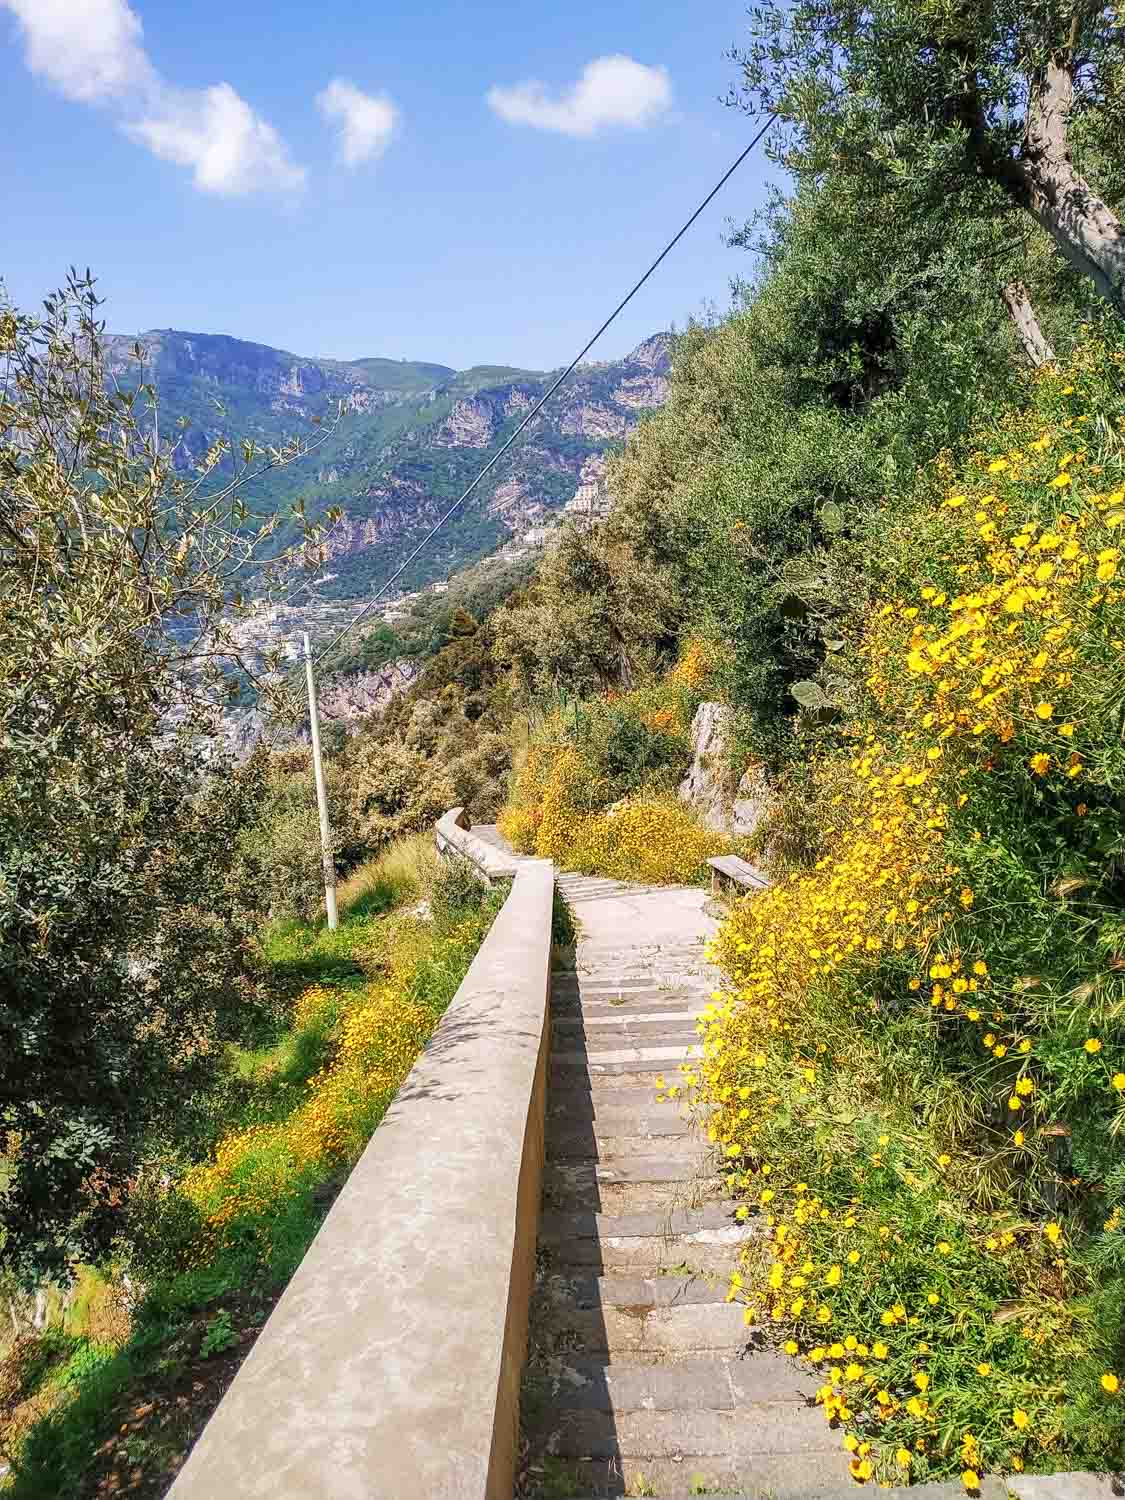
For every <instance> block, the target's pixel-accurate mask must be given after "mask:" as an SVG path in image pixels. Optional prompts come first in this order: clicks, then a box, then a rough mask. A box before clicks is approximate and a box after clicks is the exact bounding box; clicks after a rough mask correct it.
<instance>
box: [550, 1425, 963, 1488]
mask: <svg viewBox="0 0 1125 1500" xmlns="http://www.w3.org/2000/svg"><path fill="white" fill-rule="evenodd" d="M836 1441H837V1442H839V1438H837V1439H836ZM839 1451H840V1453H841V1454H842V1455H843V1458H846V1457H847V1454H846V1453H845V1452H844V1449H842V1448H841V1449H840V1450H839ZM841 1464H842V1465H843V1466H842V1467H841ZM552 1474H553V1475H555V1476H558V1479H557V1481H556V1483H557V1484H561V1483H562V1482H563V1481H562V1475H563V1474H565V1475H566V1480H567V1482H568V1486H573V1488H568V1489H567V1490H562V1489H561V1488H557V1489H556V1493H560V1494H567V1493H569V1494H570V1495H579V1494H587V1493H588V1494H589V1495H591V1496H598V1497H599V1500H602V1497H606V1496H623V1495H654V1496H658V1497H659V1500H687V1497H688V1496H692V1495H701V1494H702V1495H715V1496H719V1495H721V1496H723V1500H730V1497H731V1496H734V1495H738V1496H741V1497H742V1500H830V1497H833V1500H834V1497H835V1496H840V1497H843V1496H844V1495H846V1494H848V1493H850V1494H852V1495H853V1496H854V1494H855V1493H856V1486H855V1485H854V1484H853V1483H852V1481H851V1480H850V1479H849V1477H848V1471H847V1464H846V1463H844V1462H843V1459H839V1458H835V1457H834V1456H833V1455H831V1454H829V1453H826V1452H824V1451H823V1450H816V1451H814V1452H811V1453H809V1452H801V1451H800V1450H797V1451H794V1452H791V1453H773V1454H756V1455H755V1456H754V1457H753V1458H751V1459H746V1458H743V1457H741V1456H740V1457H738V1458H733V1459H732V1458H730V1457H728V1455H727V1454H725V1453H711V1454H690V1455H689V1454H683V1453H677V1454H675V1455H674V1456H672V1457H665V1456H662V1455H656V1454H648V1455H641V1454H637V1455H631V1454H630V1455H615V1456H613V1457H612V1458H608V1459H607V1458H602V1459H598V1458H594V1457H593V1456H592V1455H591V1456H590V1457H585V1456H583V1457H582V1458H570V1457H563V1456H560V1457H558V1458H556V1459H555V1460H554V1462H553V1465H552ZM874 1493H877V1494H878V1495H879V1500H882V1497H883V1496H884V1495H885V1494H887V1493H889V1492H888V1491H885V1490H879V1491H876V1492H874ZM964 1493H965V1492H964V1489H962V1491H961V1495H962V1500H964ZM910 1494H911V1495H912V1496H913V1494H914V1491H911V1492H910Z"/></svg>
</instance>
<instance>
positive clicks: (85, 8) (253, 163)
mask: <svg viewBox="0 0 1125 1500" xmlns="http://www.w3.org/2000/svg"><path fill="white" fill-rule="evenodd" d="M5 7H6V8H7V9H8V10H10V11H12V12H13V14H14V15H15V17H16V19H17V21H18V22H19V24H20V27H21V29H22V31H23V36H24V42H25V46H26V60H27V66H28V67H29V68H30V69H31V71H32V72H33V73H37V74H39V75H40V76H41V77H43V78H45V79H47V81H48V82H49V83H51V84H53V85H54V87H55V88H56V89H58V90H59V92H60V93H61V94H64V95H65V96H66V97H67V98H68V99H74V100H76V101H77V102H79V103H82V104H104V105H106V106H107V107H108V108H111V109H112V110H113V111H114V112H115V113H116V115H117V117H118V118H117V123H118V125H119V127H120V128H121V129H122V130H123V131H124V132H125V133H126V134H127V135H128V136H129V137H130V138H131V139H133V140H136V141H139V142H140V143H141V144H143V145H145V146H147V147H148V148H149V150H150V151H152V152H153V153H154V154H155V155H157V156H159V157H161V158H162V159H163V160H165V161H172V162H175V163H176V164H177V165H179V166H183V167H190V168H191V170H192V172H193V176H194V182H195V185H196V187H198V188H199V189H200V190H201V191H203V192H208V193H224V194H240V193H252V192H256V191H261V190H266V189H285V190H292V189H294V188H298V187H300V186H301V184H302V183H303V182H304V180H305V169H304V168H303V167H300V166H298V165H297V164H296V163H295V162H294V161H293V160H292V158H291V157H290V155H289V152H288V149H287V148H286V146H285V143H284V141H282V139H281V137H280V136H279V135H278V133H277V131H276V130H274V128H273V126H272V125H270V124H269V123H268V122H267V121H265V120H263V119H262V118H261V116H260V115H257V114H255V112H254V111H253V109H251V107H250V105H249V104H247V103H246V101H245V99H243V98H241V96H240V95H239V94H237V93H236V92H235V90H234V89H233V88H231V86H230V84H229V83H218V84H214V85H212V86H211V87H210V88H205V89H177V88H175V87H173V86H172V85H171V84H169V83H168V82H167V81H166V80H165V79H164V78H162V77H161V75H160V74H159V73H158V72H157V70H156V69H155V68H154V67H153V65H152V62H151V60H150V58H149V56H148V53H147V52H146V51H145V49H144V45H143V42H142V28H141V20H140V17H139V16H138V15H137V14H136V12H135V11H134V10H132V9H131V7H130V6H129V5H128V3H127V0H0V9H3V8H5Z"/></svg>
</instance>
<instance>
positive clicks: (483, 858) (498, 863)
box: [434, 807, 521, 881]
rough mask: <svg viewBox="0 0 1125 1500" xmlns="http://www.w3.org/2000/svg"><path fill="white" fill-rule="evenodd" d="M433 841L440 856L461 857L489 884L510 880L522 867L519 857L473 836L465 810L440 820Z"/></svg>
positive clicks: (449, 814)
mask: <svg viewBox="0 0 1125 1500" xmlns="http://www.w3.org/2000/svg"><path fill="white" fill-rule="evenodd" d="M434 839H435V841H436V843H437V846H438V850H439V852H440V853H442V854H446V853H454V854H460V855H461V856H462V857H463V858H465V859H467V860H469V862H470V863H471V864H472V865H473V866H474V867H475V868H476V869H477V870H479V871H480V872H481V874H482V875H483V876H485V877H486V878H487V879H488V880H490V881H491V880H496V879H507V878H509V877H510V876H512V875H514V874H515V873H516V870H517V868H518V867H519V865H520V863H521V860H520V858H519V856H518V855H515V854H512V853H509V852H508V851H506V850H504V849H502V848H500V847H499V846H498V845H497V844H494V843H490V842H489V841H487V840H486V839H483V838H481V837H479V835H478V834H477V833H475V832H473V831H472V830H471V829H470V827H469V820H468V816H467V814H466V812H465V809H464V808H463V807H452V808H450V810H449V811H448V812H447V813H445V814H444V815H443V816H442V817H440V818H439V819H438V821H437V824H436V825H435V828H434Z"/></svg>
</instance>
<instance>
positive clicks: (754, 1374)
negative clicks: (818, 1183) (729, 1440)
mask: <svg viewBox="0 0 1125 1500" xmlns="http://www.w3.org/2000/svg"><path fill="white" fill-rule="evenodd" d="M654 1279H655V1280H656V1281H657V1282H659V1281H661V1280H664V1279H665V1278H663V1277H656V1278H654ZM667 1279H668V1280H672V1279H673V1278H671V1277H669V1278H667ZM697 1279H699V1280H702V1278H697ZM816 1383H817V1382H816V1378H815V1377H813V1376H810V1375H809V1374H808V1372H807V1371H804V1370H802V1369H800V1368H799V1367H798V1365H797V1363H796V1361H795V1360H791V1359H787V1358H786V1357H785V1356H784V1355H783V1354H775V1353H773V1351H772V1350H764V1349H763V1350H756V1351H753V1352H751V1353H749V1354H747V1355H745V1356H744V1357H741V1356H740V1357H738V1358H736V1359H699V1358H695V1359H685V1360H681V1361H679V1362H677V1363H675V1364H630V1363H627V1362H622V1363H619V1364H605V1363H603V1362H602V1361H601V1360H596V1359H581V1358H579V1357H577V1356H575V1358H573V1359H569V1358H564V1361H563V1366H562V1368H561V1370H560V1371H559V1372H558V1386H559V1389H560V1390H562V1391H565V1392H566V1405H567V1407H568V1408H571V1409H573V1410H580V1409H595V1410H601V1411H629V1410H635V1409H638V1408H640V1409H643V1410H645V1411H703V1410H707V1411H735V1410H736V1409H740V1408H744V1407H746V1406H748V1405H751V1404H753V1403H757V1402H771V1401H778V1400H780V1401H782V1402H784V1403H786V1404H790V1403H792V1402H794V1401H799V1400H805V1399H807V1398H808V1397H809V1395H810V1394H811V1392H812V1389H813V1387H815V1385H816Z"/></svg>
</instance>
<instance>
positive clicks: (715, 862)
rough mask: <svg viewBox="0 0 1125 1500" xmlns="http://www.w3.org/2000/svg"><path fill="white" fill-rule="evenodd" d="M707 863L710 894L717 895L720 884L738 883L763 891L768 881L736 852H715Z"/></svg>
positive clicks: (745, 888) (748, 888)
mask: <svg viewBox="0 0 1125 1500" xmlns="http://www.w3.org/2000/svg"><path fill="white" fill-rule="evenodd" d="M707 863H708V864H709V865H710V866H711V894H712V895H713V896H717V895H718V894H719V890H720V889H721V886H722V884H723V883H724V882H725V883H727V884H728V885H739V886H742V888H743V889H744V890H748V891H764V890H765V889H766V888H767V887H768V886H769V881H768V880H767V879H766V877H765V876H764V875H763V874H762V872H761V870H756V869H755V868H754V866H753V865H752V864H749V863H748V862H747V861H746V860H744V859H739V857H738V855H737V854H716V856H715V857H714V859H709V860H708V861H707Z"/></svg>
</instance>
